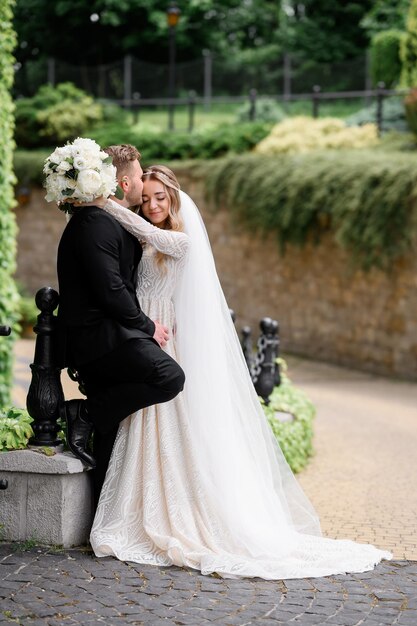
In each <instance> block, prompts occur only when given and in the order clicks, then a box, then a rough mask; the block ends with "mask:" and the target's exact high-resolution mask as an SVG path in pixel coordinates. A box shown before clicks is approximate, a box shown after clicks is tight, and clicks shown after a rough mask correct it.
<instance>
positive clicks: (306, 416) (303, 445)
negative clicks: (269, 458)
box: [264, 359, 316, 472]
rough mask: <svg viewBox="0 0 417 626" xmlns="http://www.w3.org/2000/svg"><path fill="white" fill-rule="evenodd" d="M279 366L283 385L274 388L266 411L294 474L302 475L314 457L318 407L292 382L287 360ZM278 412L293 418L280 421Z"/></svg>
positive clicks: (279, 360) (281, 360)
mask: <svg viewBox="0 0 417 626" xmlns="http://www.w3.org/2000/svg"><path fill="white" fill-rule="evenodd" d="M278 363H279V366H280V371H281V384H280V385H279V387H275V388H274V389H273V391H272V393H271V395H270V397H269V400H270V403H269V405H268V406H264V411H265V415H266V416H267V418H268V421H269V424H270V425H271V428H272V430H273V433H274V435H275V437H276V438H277V441H278V443H279V445H280V447H281V450H282V452H283V454H284V456H285V458H286V460H287V463H288V465H289V466H290V467H291V469H292V471H293V472H299V471H300V470H302V469H303V467H305V465H306V464H307V462H308V459H309V458H310V456H311V455H312V454H313V420H314V416H315V414H316V408H315V406H314V404H313V403H312V402H311V400H309V398H308V397H307V396H306V394H305V393H304V392H303V391H302V390H301V389H298V387H296V386H295V385H294V384H293V383H292V382H291V380H290V378H289V377H288V375H287V364H286V362H285V361H284V359H278ZM277 411H279V412H282V413H290V414H291V415H292V416H293V418H294V419H293V420H292V421H286V422H285V421H281V420H280V419H278V417H277V415H276V414H277Z"/></svg>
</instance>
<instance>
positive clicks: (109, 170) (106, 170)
mask: <svg viewBox="0 0 417 626" xmlns="http://www.w3.org/2000/svg"><path fill="white" fill-rule="evenodd" d="M101 179H102V181H103V187H102V194H103V196H105V197H106V198H108V197H109V196H110V195H112V194H114V192H115V191H116V188H117V177H116V168H115V167H114V165H102V168H101Z"/></svg>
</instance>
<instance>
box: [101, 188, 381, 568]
mask: <svg viewBox="0 0 417 626" xmlns="http://www.w3.org/2000/svg"><path fill="white" fill-rule="evenodd" d="M181 197H182V199H183V201H184V202H185V200H184V197H185V194H183V193H182V192H181ZM187 198H188V196H187ZM105 210H106V211H107V212H109V213H110V214H111V215H113V216H114V217H115V218H116V219H117V220H118V221H119V222H120V223H121V224H122V225H123V226H124V227H125V228H126V229H127V230H128V231H130V232H131V233H132V234H134V235H135V236H136V237H138V239H140V240H141V241H142V242H144V241H145V242H146V243H145V245H144V254H143V257H142V261H141V267H140V272H139V277H138V286H137V294H138V299H139V302H140V304H141V307H142V309H143V311H144V312H145V313H146V314H147V315H148V316H149V317H150V318H151V319H154V320H159V321H160V322H161V323H162V324H164V325H166V326H168V328H169V329H171V331H172V332H173V333H174V329H175V323H176V322H175V311H174V305H173V294H174V291H175V289H176V285H177V283H178V280H179V278H180V275H181V272H182V270H183V267H184V264H185V260H186V258H187V253H188V250H189V247H190V245H192V243H193V242H192V241H190V238H189V237H188V236H187V234H185V233H179V232H173V231H165V230H161V229H158V228H156V227H154V226H152V225H151V224H149V223H148V222H146V221H145V220H143V219H142V218H141V217H139V216H138V215H136V214H134V213H132V212H131V211H129V210H127V209H124V208H123V207H121V206H120V205H118V204H117V203H114V202H112V201H109V202H108V203H107V204H106V207H105ZM157 250H160V251H162V252H164V253H165V255H166V258H165V265H164V267H162V268H161V267H160V266H158V264H157V262H156V258H155V255H156V251H157ZM197 252H198V251H197ZM201 332H202V333H204V327H203V328H201ZM194 349H195V350H196V351H198V349H199V346H198V345H197V346H194ZM166 351H167V352H168V353H169V354H170V355H171V356H172V357H173V358H174V359H176V358H177V355H176V341H175V334H173V337H172V338H171V339H170V341H169V342H168V343H167V346H166ZM200 357H201V359H204V358H205V355H204V354H201V355H200ZM179 362H180V364H181V360H180V361H179ZM185 373H186V377H187V378H188V374H189V375H190V376H189V377H191V379H192V374H193V373H192V372H188V373H187V371H186V372H185ZM196 375H197V376H198V372H197V373H196ZM209 375H210V372H209ZM187 378H186V385H187ZM204 382H205V384H206V386H209V385H210V381H209V380H205V381H204ZM191 384H192V383H191ZM248 385H250V381H249V382H248ZM209 393H210V394H211V395H212V396H215V395H216V389H215V388H211V389H210V390H209ZM251 394H253V390H251ZM251 397H253V395H252V396H251ZM208 398H209V396H208ZM185 400H186V399H185V398H184V393H181V394H180V395H179V396H177V397H176V398H175V399H174V400H172V401H171V402H168V403H165V404H161V405H157V406H152V407H149V408H146V409H144V410H141V411H139V412H138V413H136V414H135V415H132V416H130V417H128V418H126V419H125V420H124V421H123V422H122V423H121V425H120V427H119V431H118V434H117V438H116V441H115V445H114V448H113V453H112V457H111V461H110V464H109V468H108V471H107V475H106V480H105V483H104V486H103V490H102V493H101V497H100V502H99V505H98V509H97V513H96V516H95V519H94V523H93V527H92V531H91V537H90V541H91V545H92V547H93V550H94V552H95V554H96V556H99V557H101V556H108V555H114V556H115V557H117V558H118V559H120V560H124V561H133V562H136V563H148V564H153V565H159V566H169V565H172V564H175V565H178V566H186V567H190V568H195V569H197V570H200V571H201V572H202V573H203V574H209V573H212V572H217V573H218V574H220V575H221V576H224V577H237V576H251V577H252V576H259V577H262V578H265V579H288V578H304V577H317V576H326V575H330V574H340V573H345V572H362V571H366V570H368V569H371V568H372V567H374V565H375V564H376V563H378V562H379V561H380V560H381V559H382V558H386V559H389V558H391V554H390V553H388V552H383V551H381V550H378V549H377V548H375V547H374V546H371V545H363V544H357V543H354V542H352V541H349V540H343V541H342V540H332V539H327V538H323V537H321V536H317V535H319V532H320V531H319V526H318V524H317V520H316V518H315V514H314V510H313V509H312V507H311V506H310V505H309V503H308V501H307V499H306V498H305V496H304V495H303V494H302V492H301V490H300V488H299V487H298V485H297V484H296V481H295V480H294V478H293V476H292V474H291V473H290V471H289V469H288V468H287V466H286V465H281V467H282V468H284V469H282V470H278V469H276V468H275V469H274V468H273V466H272V463H271V462H269V461H268V462H267V461H266V459H267V458H268V455H269V454H270V450H269V448H268V446H269V445H270V444H269V443H268V442H266V443H264V442H263V441H262V444H261V445H262V446H263V448H264V453H263V455H262V458H252V457H254V456H255V452H254V450H255V448H256V438H257V437H258V434H257V431H256V432H255V430H253V433H252V434H251V440H252V441H253V449H252V450H251V449H248V451H247V452H246V449H245V450H244V451H243V452H244V459H245V460H244V462H243V463H242V462H241V460H240V458H239V451H240V447H241V446H244V445H245V444H244V443H243V438H242V443H240V433H239V432H232V433H230V432H229V433H228V432H227V412H228V411H229V408H228V407H227V406H224V415H222V416H216V417H220V419H221V423H223V421H224V424H225V429H226V430H225V433H224V437H225V440H224V441H223V442H221V441H220V440H217V439H216V437H217V435H216V430H215V429H216V426H215V420H214V416H213V426H212V427H213V432H212V433H211V424H210V416H208V425H207V429H206V430H205V432H204V440H203V441H202V440H201V439H199V438H198V437H196V436H195V433H194V426H195V425H194V423H193V414H190V411H189V408H188V406H187V405H186V402H185ZM208 401H209V400H207V402H208ZM255 401H256V402H257V399H256V398H255ZM201 402H203V398H202V399H201ZM203 408H204V407H203ZM230 410H232V409H230ZM244 410H245V411H246V413H249V416H248V421H249V423H250V424H252V423H256V422H257V419H258V415H256V416H255V415H253V417H252V416H251V415H250V413H251V411H252V408H251V405H250V404H248V401H245V408H244ZM261 414H262V416H263V413H261ZM195 417H196V416H195ZM261 419H263V417H262V418H261ZM264 421H265V422H266V420H264ZM262 428H266V429H267V430H266V431H265V432H267V437H269V432H268V431H269V426H268V425H267V424H265V425H264V424H262ZM263 436H265V434H264V435H263ZM271 438H272V436H271ZM224 444H225V448H226V450H230V456H231V458H230V459H228V462H229V461H230V463H229V465H228V466H227V468H228V469H227V470H226V469H225V468H226V465H224V462H223V459H222V455H223V451H222V449H221V448H222V447H223V445H224ZM271 445H275V444H271ZM274 454H275V453H274ZM210 459H211V460H210ZM217 461H218V462H217ZM283 463H285V462H283ZM216 470H218V471H216ZM281 471H282V472H283V474H279V472H281ZM284 474H285V475H284ZM323 488H324V489H325V485H323ZM290 509H291V510H292V512H293V511H295V514H293V515H292V516H291V514H290V512H289V511H290ZM297 515H298V516H299V518H300V520H301V519H303V520H305V519H307V520H308V521H307V522H305V521H304V522H300V523H299V524H298V527H305V528H306V529H307V532H300V531H299V530H297V523H294V518H295V517H297ZM303 516H304V517H303ZM310 533H315V534H310Z"/></svg>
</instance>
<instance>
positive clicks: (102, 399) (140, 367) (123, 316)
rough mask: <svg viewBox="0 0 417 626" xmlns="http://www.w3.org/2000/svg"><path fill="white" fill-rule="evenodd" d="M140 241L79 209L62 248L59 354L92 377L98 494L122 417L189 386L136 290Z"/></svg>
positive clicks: (98, 214)
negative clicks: (162, 344) (158, 338)
mask: <svg viewBox="0 0 417 626" xmlns="http://www.w3.org/2000/svg"><path fill="white" fill-rule="evenodd" d="M141 256H142V247H141V246H140V244H139V242H138V241H137V240H136V239H135V237H133V236H132V235H130V234H129V233H128V232H127V231H125V230H124V229H123V228H122V227H121V226H120V224H119V223H118V222H117V221H116V220H115V219H114V218H113V217H112V216H110V215H108V214H107V213H105V212H104V211H103V210H102V209H100V208H98V207H84V208H82V209H78V210H77V211H76V213H75V215H74V216H73V217H72V218H71V220H70V221H69V223H68V224H67V227H66V228H65V230H64V233H63V235H62V238H61V241H60V244H59V248H58V282H59V292H60V304H59V311H58V328H59V340H60V341H59V346H60V348H59V353H60V354H59V356H60V359H59V360H60V365H61V367H67V366H68V367H71V368H73V369H76V370H77V371H78V372H79V373H80V376H81V379H82V380H83V382H84V384H85V389H86V393H87V402H86V407H87V411H88V416H89V418H90V419H91V421H92V422H93V424H94V427H95V438H94V452H95V456H96V460H97V469H96V471H95V496H96V501H97V499H98V495H99V492H100V489H101V486H102V482H103V480H104V476H105V472H106V469H107V465H108V461H109V458H110V454H111V450H112V446H113V443H114V438H115V435H116V433H117V428H118V425H119V423H120V421H121V420H123V419H124V418H125V417H127V416H128V415H130V414H131V413H134V412H135V411H137V410H138V409H141V408H144V407H146V406H151V405H153V404H159V403H161V402H166V401H167V400H170V399H172V398H173V397H175V396H176V395H177V394H178V393H179V392H180V391H181V390H182V388H183V385H184V373H183V371H182V369H181V368H180V366H179V365H178V364H177V363H176V362H175V361H174V360H173V359H171V357H169V356H168V355H167V354H166V353H165V352H164V351H163V350H161V348H160V346H159V345H158V343H157V342H156V341H155V340H154V339H153V338H152V336H153V334H154V331H155V324H154V323H153V321H152V320H150V319H149V318H148V317H147V316H146V315H145V314H144V313H143V311H141V309H140V307H139V303H138V301H137V298H136V294H135V285H136V276H137V267H138V264H139V261H140V259H141Z"/></svg>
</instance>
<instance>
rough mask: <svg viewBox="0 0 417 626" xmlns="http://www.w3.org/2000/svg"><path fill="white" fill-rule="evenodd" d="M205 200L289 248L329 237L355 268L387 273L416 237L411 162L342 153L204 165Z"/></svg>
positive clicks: (402, 157) (416, 178)
mask: <svg viewBox="0 0 417 626" xmlns="http://www.w3.org/2000/svg"><path fill="white" fill-rule="evenodd" d="M204 175H205V180H206V186H207V193H208V195H209V196H210V197H211V198H212V200H213V204H214V206H225V207H226V208H227V209H229V210H230V211H231V212H232V214H234V215H235V216H236V218H237V219H239V220H240V221H241V222H242V223H244V224H245V225H246V227H247V229H248V230H249V232H251V233H254V232H256V231H257V232H260V233H264V234H265V235H267V234H270V233H276V236H277V239H278V242H279V244H280V247H281V250H282V251H283V252H284V251H285V246H286V244H295V245H300V246H302V245H304V244H305V243H306V242H308V241H319V239H320V235H321V234H322V233H323V232H324V230H327V231H329V232H330V233H331V234H333V236H334V238H335V240H336V242H337V243H338V244H339V245H340V246H341V247H343V248H344V249H346V250H347V251H348V252H349V253H350V255H351V259H352V263H353V265H356V266H359V267H362V268H363V269H369V268H371V267H373V266H376V267H379V268H382V269H384V270H389V269H390V268H391V266H392V264H393V262H394V261H395V260H396V259H398V258H399V257H401V256H402V255H404V254H405V253H407V252H408V251H409V250H411V246H412V242H413V238H414V237H415V223H416V220H415V213H416V211H415V205H416V201H415V189H416V183H417V168H416V159H415V156H414V155H413V154H411V155H408V154H401V153H395V156H393V153H388V154H385V153H384V152H382V151H381V152H377V151H371V150H355V151H354V150H340V151H330V150H328V151H325V152H314V153H310V154H295V155H281V156H275V157H268V156H260V155H254V154H252V155H242V156H235V157H229V158H227V159H221V160H218V161H214V162H212V163H206V164H204Z"/></svg>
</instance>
